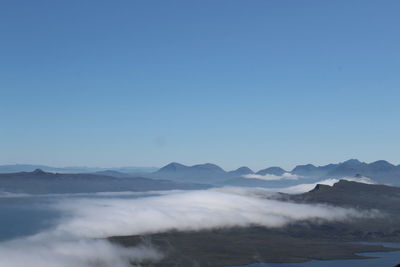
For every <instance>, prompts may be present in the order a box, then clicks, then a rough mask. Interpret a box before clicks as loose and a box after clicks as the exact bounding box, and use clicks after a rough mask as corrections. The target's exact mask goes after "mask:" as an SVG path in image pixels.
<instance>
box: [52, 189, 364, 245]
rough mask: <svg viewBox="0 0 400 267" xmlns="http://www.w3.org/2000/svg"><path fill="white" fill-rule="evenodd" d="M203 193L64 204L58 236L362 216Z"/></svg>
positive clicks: (250, 194) (244, 195)
mask: <svg viewBox="0 0 400 267" xmlns="http://www.w3.org/2000/svg"><path fill="white" fill-rule="evenodd" d="M243 190H244V193H242V194H238V193H237V192H232V191H231V192H224V191H223V190H202V191H190V192H180V193H173V194H169V195H163V196H157V197H147V198H139V199H128V200H127V199H124V200H121V199H85V200H75V201H70V202H62V203H60V204H59V205H58V208H59V209H60V210H63V211H65V212H66V213H68V214H71V217H70V218H69V219H67V220H65V221H64V222H63V223H62V224H61V225H59V227H57V229H56V231H58V232H61V233H68V234H73V235H78V236H85V237H107V236H112V235H132V234H143V233H156V232H164V231H169V230H175V229H176V230H200V229H210V228H221V227H231V226H249V225H262V226H266V227H281V226H284V225H286V224H288V223H291V222H295V221H299V220H327V221H333V220H347V219H351V218H355V217H362V216H365V214H364V213H360V212H357V211H355V210H352V209H344V208H339V207H332V206H327V205H309V204H296V203H290V202H282V201H277V200H272V199H266V198H265V197H266V196H265V195H257V194H254V193H253V192H252V191H251V190H247V191H246V190H245V189H243Z"/></svg>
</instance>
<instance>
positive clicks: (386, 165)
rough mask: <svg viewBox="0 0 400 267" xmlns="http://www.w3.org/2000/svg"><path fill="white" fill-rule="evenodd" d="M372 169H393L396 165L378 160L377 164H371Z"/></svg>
mask: <svg viewBox="0 0 400 267" xmlns="http://www.w3.org/2000/svg"><path fill="white" fill-rule="evenodd" d="M369 166H370V167H373V168H379V169H385V168H388V169H389V168H393V167H395V165H393V164H391V163H389V162H387V161H386V160H377V161H375V162H372V163H370V164H369Z"/></svg>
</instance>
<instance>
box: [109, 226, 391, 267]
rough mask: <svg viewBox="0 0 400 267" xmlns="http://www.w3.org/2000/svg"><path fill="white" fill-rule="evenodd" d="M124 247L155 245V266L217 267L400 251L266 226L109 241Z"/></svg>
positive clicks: (132, 237) (116, 238)
mask: <svg viewBox="0 0 400 267" xmlns="http://www.w3.org/2000/svg"><path fill="white" fill-rule="evenodd" d="M109 240H111V241H112V242H115V243H118V244H121V245H123V246H127V247H130V246H136V245H139V244H141V243H143V242H144V243H147V244H151V245H152V246H153V247H155V248H157V249H159V250H160V251H162V252H163V253H165V255H166V256H165V258H164V259H163V260H162V261H161V262H159V263H155V264H154V265H150V266H155V267H172V266H178V267H187V266H199V267H216V266H237V265H247V264H252V263H257V262H258V263H295V262H306V261H310V260H313V259H318V260H335V259H363V258H365V259H367V258H368V257H365V256H360V255H357V254H356V253H362V252H384V251H394V250H398V249H392V248H386V247H383V246H376V245H373V246H371V245H364V244H356V243H350V242H341V241H335V240H329V239H322V238H307V237H295V236H291V235H290V234H287V233H284V232H280V231H274V230H270V229H266V228H262V227H251V228H234V229H220V230H212V231H199V232H169V233H161V234H154V235H148V236H119V237H111V238H109Z"/></svg>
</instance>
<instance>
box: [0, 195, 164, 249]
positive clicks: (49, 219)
mask: <svg viewBox="0 0 400 267" xmlns="http://www.w3.org/2000/svg"><path fill="white" fill-rule="evenodd" d="M155 195H158V194H157V193H154V194H153V193H136V192H135V193H126V194H118V193H116V194H112V193H110V194H104V195H102V194H76V195H74V194H70V195H42V196H40V195H38V196H31V197H30V196H22V197H0V242H1V241H5V240H10V239H14V238H19V237H24V236H29V235H33V234H36V233H39V232H41V231H43V230H46V229H49V228H51V227H52V226H54V225H56V224H57V222H58V220H59V219H60V218H61V217H62V216H64V215H63V214H62V213H61V212H60V211H58V210H56V209H54V207H53V206H52V204H54V203H56V202H59V201H63V200H68V199H72V198H82V197H84V198H119V199H131V198H138V197H149V196H155Z"/></svg>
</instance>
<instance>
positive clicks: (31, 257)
mask: <svg viewBox="0 0 400 267" xmlns="http://www.w3.org/2000/svg"><path fill="white" fill-rule="evenodd" d="M274 194H275V193H274V192H272V191H271V190H268V189H261V188H258V189H257V188H235V187H226V188H219V189H218V188H216V189H209V190H194V191H181V190H171V191H160V192H147V193H145V192H144V193H137V192H136V193H131V192H120V193H94V194H65V195H56V194H53V195H37V196H29V195H15V196H12V195H8V196H5V195H3V196H2V197H1V198H0V208H1V209H0V212H1V218H2V219H1V220H0V234H1V235H0V238H1V239H2V242H1V245H0V257H1V258H2V261H1V262H0V266H2V267H3V266H4V267H9V266H13V267H20V266H21V267H22V266H26V263H27V262H29V264H30V266H32V267H43V266H52V267H58V266H61V267H64V266H76V267H91V266H97V264H101V266H107V267H111V266H118V267H119V266H121V267H127V266H130V265H129V262H130V261H132V260H133V261H135V262H140V261H147V260H152V261H157V260H159V259H161V258H162V257H163V251H158V250H157V249H155V248H153V247H152V246H151V244H146V243H143V244H142V245H139V246H136V247H134V248H123V247H120V246H118V245H114V244H111V243H109V242H108V241H106V240H105V239H98V238H105V237H109V236H114V235H133V234H148V233H157V232H165V231H170V230H201V229H212V228H224V227H233V226H242V227H244V226H251V225H262V226H265V227H271V228H277V227H278V228H279V227H282V226H285V225H286V224H288V223H291V222H295V221H298V220H310V221H315V222H318V221H319V222H324V221H351V220H354V219H357V218H358V219H359V218H373V217H376V216H381V215H380V214H379V212H376V211H368V210H365V211H357V210H353V209H345V208H339V207H331V206H327V205H320V204H316V205H309V204H295V203H287V202H281V201H278V200H274V197H273V196H274ZM310 264H312V263H310ZM289 266H290V265H289ZM305 266H306V265H305Z"/></svg>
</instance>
